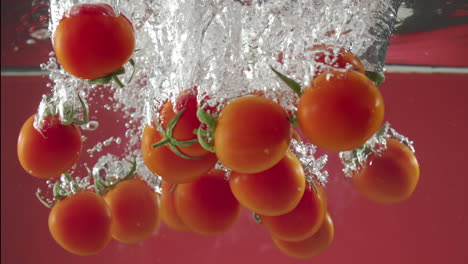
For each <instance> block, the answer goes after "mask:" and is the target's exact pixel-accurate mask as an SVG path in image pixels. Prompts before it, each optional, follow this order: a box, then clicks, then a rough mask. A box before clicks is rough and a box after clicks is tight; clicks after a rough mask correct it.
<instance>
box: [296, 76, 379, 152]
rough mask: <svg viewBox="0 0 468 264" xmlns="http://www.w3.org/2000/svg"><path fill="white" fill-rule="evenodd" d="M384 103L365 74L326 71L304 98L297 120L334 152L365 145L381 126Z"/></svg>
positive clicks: (315, 140)
mask: <svg viewBox="0 0 468 264" xmlns="http://www.w3.org/2000/svg"><path fill="white" fill-rule="evenodd" d="M383 116H384V102H383V98H382V95H381V94H380V91H379V89H378V88H377V87H376V86H375V85H374V83H373V82H372V81H371V80H369V79H368V78H367V77H366V76H365V75H363V74H361V73H359V72H356V71H353V70H348V71H346V72H342V71H330V72H325V73H323V74H321V75H320V76H318V77H317V78H315V79H314V81H313V82H312V85H311V86H310V87H309V88H307V89H306V90H305V91H304V93H303V94H302V95H301V98H300V101H299V105H298V110H297V119H298V121H299V125H300V127H301V130H302V131H303V132H304V135H305V136H306V137H307V138H308V139H309V140H310V141H311V142H312V143H313V144H315V145H317V146H319V147H322V148H324V149H327V150H331V151H346V150H352V149H355V148H358V147H360V146H361V145H363V144H364V143H365V142H366V141H367V140H368V139H369V138H370V137H371V136H372V135H373V134H374V133H375V132H376V131H377V129H378V128H379V127H380V125H381V123H382V120H383Z"/></svg>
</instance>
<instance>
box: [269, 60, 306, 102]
mask: <svg viewBox="0 0 468 264" xmlns="http://www.w3.org/2000/svg"><path fill="white" fill-rule="evenodd" d="M270 68H271V69H272V70H273V72H275V73H276V75H277V76H278V77H279V78H280V79H281V80H283V82H285V83H286V84H287V85H288V86H289V88H291V89H292V90H293V91H294V92H295V93H296V94H297V95H298V96H299V97H300V96H301V94H302V91H301V86H300V85H299V84H298V83H297V82H296V81H294V80H293V79H291V78H288V77H286V76H285V75H283V74H281V73H280V72H278V71H277V70H275V69H274V68H273V67H272V66H270Z"/></svg>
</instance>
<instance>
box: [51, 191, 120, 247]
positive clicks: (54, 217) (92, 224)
mask: <svg viewBox="0 0 468 264" xmlns="http://www.w3.org/2000/svg"><path fill="white" fill-rule="evenodd" d="M111 221H112V217H111V212H110V210H109V207H108V206H107V204H106V202H105V201H104V199H103V198H102V197H101V196H99V195H97V194H96V193H94V192H89V191H81V192H78V193H76V194H72V195H70V196H68V197H66V198H65V199H63V200H61V201H59V202H58V203H57V204H55V206H54V207H53V208H52V210H51V211H50V214H49V230H50V233H51V235H52V237H53V238H54V239H55V241H56V242H57V243H58V244H59V245H60V246H62V247H63V248H64V249H66V250H67V251H69V252H71V253H73V254H76V255H81V256H86V255H94V254H96V253H98V252H99V251H101V250H102V249H104V248H105V247H106V246H107V244H108V243H109V241H110V239H111Z"/></svg>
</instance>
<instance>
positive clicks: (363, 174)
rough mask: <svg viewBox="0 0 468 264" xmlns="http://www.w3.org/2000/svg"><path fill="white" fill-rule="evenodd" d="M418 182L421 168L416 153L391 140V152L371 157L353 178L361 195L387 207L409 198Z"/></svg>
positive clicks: (387, 151) (388, 143) (389, 144)
mask: <svg viewBox="0 0 468 264" xmlns="http://www.w3.org/2000/svg"><path fill="white" fill-rule="evenodd" d="M418 181H419V165H418V161H417V159H416V157H415V155H414V153H413V152H412V151H411V150H410V149H409V148H408V147H407V146H406V145H404V144H403V143H401V142H399V141H398V140H395V139H387V149H385V150H383V151H382V153H380V154H373V155H371V156H370V157H369V160H368V162H367V166H365V167H364V168H362V169H361V170H360V171H359V172H357V173H356V174H355V175H354V176H353V183H354V186H356V188H357V189H358V191H359V192H360V193H362V194H363V195H364V196H366V197H367V198H368V199H370V200H372V201H375V202H378V203H383V204H393V203H399V202H402V201H404V200H406V199H408V198H409V197H410V196H411V194H412V193H413V192H414V190H415V189H416V185H417V183H418Z"/></svg>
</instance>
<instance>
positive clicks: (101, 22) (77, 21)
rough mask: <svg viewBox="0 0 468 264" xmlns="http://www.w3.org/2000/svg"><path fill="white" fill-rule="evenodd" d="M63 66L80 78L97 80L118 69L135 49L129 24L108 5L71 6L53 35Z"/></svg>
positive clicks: (55, 47)
mask: <svg viewBox="0 0 468 264" xmlns="http://www.w3.org/2000/svg"><path fill="white" fill-rule="evenodd" d="M53 40H54V42H53V44H54V50H55V54H56V56H57V59H58V61H59V62H60V64H61V65H62V67H63V68H64V69H65V70H66V71H67V72H69V73H70V74H72V75H74V76H76V77H78V78H81V79H97V78H101V77H104V76H106V75H108V74H110V73H113V72H115V71H117V70H118V69H120V68H121V67H122V65H124V64H125V63H126V62H127V61H128V60H129V59H130V56H131V55H132V54H133V51H134V50H135V33H134V29H133V25H132V23H131V22H130V21H129V20H128V18H127V17H125V16H124V15H123V14H119V15H117V14H116V13H115V12H114V10H113V9H112V7H111V6H109V5H107V4H82V5H77V6H74V7H72V8H71V9H70V10H69V11H68V12H66V13H65V14H64V16H63V18H62V19H61V20H60V22H59V24H58V27H57V30H56V31H55V33H54V36H53Z"/></svg>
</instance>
